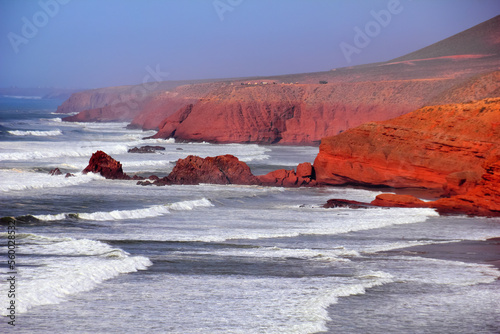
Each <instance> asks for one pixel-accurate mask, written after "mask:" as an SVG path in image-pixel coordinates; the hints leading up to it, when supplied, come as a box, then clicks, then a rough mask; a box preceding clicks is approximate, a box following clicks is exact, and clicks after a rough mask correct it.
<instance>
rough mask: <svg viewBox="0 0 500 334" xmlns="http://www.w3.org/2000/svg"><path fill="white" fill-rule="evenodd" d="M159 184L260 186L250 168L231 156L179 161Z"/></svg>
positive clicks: (191, 157)
mask: <svg viewBox="0 0 500 334" xmlns="http://www.w3.org/2000/svg"><path fill="white" fill-rule="evenodd" d="M159 181H160V182H158V181H157V182H158V183H159V184H161V183H166V184H200V183H212V184H242V185H255V184H260V182H259V180H258V179H257V178H256V177H255V176H254V175H253V174H252V172H251V171H250V167H248V165H247V164H245V163H244V162H242V161H239V160H238V158H236V157H234V156H232V155H229V154H228V155H222V156H216V157H207V158H200V157H197V156H193V155H190V156H188V157H187V158H185V159H179V160H178V161H177V164H176V165H175V167H174V169H173V170H172V172H171V173H170V174H169V175H168V176H167V177H166V178H164V179H160V180H159Z"/></svg>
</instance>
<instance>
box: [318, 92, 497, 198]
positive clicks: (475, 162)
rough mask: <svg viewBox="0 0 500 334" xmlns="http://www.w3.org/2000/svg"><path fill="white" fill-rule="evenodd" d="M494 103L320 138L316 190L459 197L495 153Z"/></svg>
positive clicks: (424, 111) (421, 113)
mask: <svg viewBox="0 0 500 334" xmlns="http://www.w3.org/2000/svg"><path fill="white" fill-rule="evenodd" d="M499 108H500V99H499V98H496V99H485V100H481V101H476V102H471V103H465V104H453V105H443V106H432V107H425V108H421V109H419V110H417V111H415V112H412V113H410V114H407V115H404V116H401V117H398V118H395V119H392V120H389V121H385V122H379V123H373V122H372V123H367V124H364V125H362V126H360V127H357V128H355V129H351V130H348V131H346V132H344V133H342V134H340V135H337V136H334V137H328V138H324V139H323V140H322V143H321V145H320V152H319V154H318V156H317V157H316V160H315V162H314V168H315V171H316V179H317V181H318V182H319V183H321V184H329V185H363V186H390V187H394V188H424V189H427V190H430V191H434V192H435V193H436V194H439V195H446V196H451V195H454V194H464V193H466V192H467V191H468V190H470V189H472V188H474V187H475V186H476V185H477V184H478V182H479V181H480V180H481V176H482V175H483V174H484V167H483V164H484V162H485V161H487V160H488V159H489V158H491V157H492V156H495V155H496V154H498V152H499V150H500V126H499V125H500V113H499V112H498V110H499Z"/></svg>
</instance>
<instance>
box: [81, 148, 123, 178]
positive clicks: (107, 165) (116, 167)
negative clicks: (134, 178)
mask: <svg viewBox="0 0 500 334" xmlns="http://www.w3.org/2000/svg"><path fill="white" fill-rule="evenodd" d="M82 173H83V174H87V173H96V174H97V173H98V174H101V175H102V176H103V177H105V178H107V179H120V180H130V179H131V177H130V176H128V175H127V174H125V173H124V172H123V168H122V164H121V163H120V162H119V161H117V160H115V159H113V158H112V157H110V156H109V155H107V154H106V153H104V152H103V151H97V152H95V153H94V154H92V157H91V158H90V160H89V164H88V166H87V167H85V169H84V170H83V171H82Z"/></svg>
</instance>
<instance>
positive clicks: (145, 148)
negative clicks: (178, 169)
mask: <svg viewBox="0 0 500 334" xmlns="http://www.w3.org/2000/svg"><path fill="white" fill-rule="evenodd" d="M156 151H165V147H163V146H150V145H146V146H142V147H134V148H131V149H129V150H128V153H155V152H156Z"/></svg>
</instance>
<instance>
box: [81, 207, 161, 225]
mask: <svg viewBox="0 0 500 334" xmlns="http://www.w3.org/2000/svg"><path fill="white" fill-rule="evenodd" d="M168 213H170V211H169V210H168V207H167V206H165V205H155V206H151V207H149V208H145V209H137V210H113V211H108V212H105V211H101V212H93V213H79V214H78V218H80V219H85V220H96V221H107V220H124V219H141V218H151V217H158V216H162V215H165V214H168Z"/></svg>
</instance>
